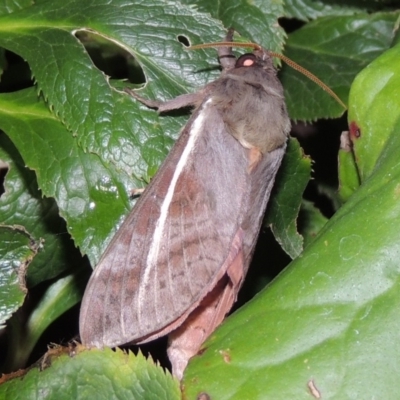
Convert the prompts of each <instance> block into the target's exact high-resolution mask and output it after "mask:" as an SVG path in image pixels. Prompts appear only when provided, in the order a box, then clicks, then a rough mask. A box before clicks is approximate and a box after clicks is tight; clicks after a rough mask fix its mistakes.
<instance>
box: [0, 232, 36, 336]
mask: <svg viewBox="0 0 400 400" xmlns="http://www.w3.org/2000/svg"><path fill="white" fill-rule="evenodd" d="M39 246H40V242H39V243H37V242H35V241H34V240H32V237H31V236H30V235H29V234H28V232H26V231H25V229H24V228H23V227H21V226H4V225H0V330H1V329H3V328H4V323H5V322H6V321H7V320H8V319H9V318H10V317H11V315H12V314H13V313H14V312H15V311H17V310H18V308H19V307H21V305H22V303H23V301H24V299H25V296H26V293H27V289H26V286H25V274H26V270H27V268H28V266H29V264H30V262H31V261H32V259H33V258H34V257H35V255H36V254H37V252H38V249H39Z"/></svg>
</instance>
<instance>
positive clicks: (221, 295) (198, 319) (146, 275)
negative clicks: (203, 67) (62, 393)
mask: <svg viewBox="0 0 400 400" xmlns="http://www.w3.org/2000/svg"><path fill="white" fill-rule="evenodd" d="M219 53H220V55H221V54H224V55H225V54H226V49H224V50H220V52H219ZM226 65H228V69H227V70H226V71H223V73H222V75H221V77H220V78H219V79H218V80H216V81H215V82H212V83H210V84H209V85H207V86H206V87H205V88H204V89H202V90H201V91H199V92H198V93H197V94H192V95H187V96H180V97H179V98H177V99H175V100H171V101H170V102H167V103H166V105H165V104H164V105H160V103H157V105H159V106H160V107H159V109H161V110H170V109H173V108H177V107H182V106H187V105H188V104H196V105H197V104H200V105H199V106H198V107H197V108H196V110H195V111H194V113H193V115H192V116H191V118H190V119H189V121H188V123H187V125H186V126H185V127H184V128H183V130H182V133H181V136H180V138H179V139H178V141H177V142H176V144H175V146H174V147H173V149H172V150H171V152H170V154H169V155H168V157H167V158H166V160H165V162H164V163H163V165H162V166H161V168H160V170H159V171H158V173H157V174H156V176H155V177H154V179H153V180H152V182H151V183H150V185H149V186H148V188H147V189H146V190H145V192H144V194H143V195H142V196H141V198H140V199H139V200H138V202H137V204H136V206H135V208H134V209H133V211H132V212H131V214H130V215H129V216H128V217H127V219H126V221H125V222H124V223H123V225H122V226H121V228H120V229H119V231H118V232H117V234H116V235H115V237H114V239H113V240H112V242H111V243H110V245H109V246H108V248H107V249H106V251H105V253H104V255H103V257H102V258H101V260H100V262H99V264H98V266H97V268H96V270H95V272H94V273H93V275H92V277H91V279H90V281H89V284H88V287H87V289H86V292H85V295H84V298H83V301H82V309H81V315H80V332H81V338H82V341H83V343H84V344H85V345H87V346H97V347H102V346H111V347H112V346H118V345H122V344H126V343H129V342H135V343H143V342H146V341H149V340H152V339H154V338H157V337H159V336H161V335H165V334H167V333H170V332H171V331H174V330H175V331H176V332H175V334H173V335H172V336H171V337H172V339H171V345H170V346H171V350H170V352H169V354H170V356H171V358H172V360H171V362H172V364H173V371H174V373H175V374H176V375H177V376H179V377H180V376H181V375H182V371H183V368H184V367H185V365H186V363H187V360H188V359H189V358H190V357H191V356H192V355H193V354H195V353H196V351H197V349H198V348H199V346H200V345H201V343H202V342H203V341H204V339H205V338H206V337H207V336H208V335H209V334H210V333H211V332H212V331H213V330H214V329H215V327H216V326H217V325H218V324H219V323H220V322H221V321H222V319H223V317H224V316H225V314H226V313H227V312H228V311H229V309H230V307H231V306H232V304H233V302H234V301H235V300H236V296H237V292H238V290H239V288H240V286H241V283H242V281H243V278H244V276H245V274H246V272H247V269H248V265H249V263H250V259H251V256H252V253H253V250H254V246H255V242H256V239H257V236H258V232H259V230H260V226H261V222H262V217H263V214H264V211H265V207H266V205H267V202H268V199H269V195H270V192H271V189H272V185H273V182H274V179H275V175H276V172H277V170H278V168H279V166H280V163H281V160H282V157H283V154H284V151H285V147H286V139H287V135H288V133H289V129H290V122H289V118H288V116H287V113H286V107H285V103H284V99H283V89H282V86H281V84H280V82H279V80H278V79H277V77H276V71H275V69H274V67H273V65H272V61H271V59H270V58H269V57H268V54H267V52H263V51H260V50H256V51H255V52H254V53H253V54H247V55H244V56H242V57H240V58H239V59H238V60H237V62H236V65H235V66H234V67H233V68H232V65H231V63H227V64H226ZM134 97H138V96H137V95H134ZM141 101H143V102H144V103H145V104H148V105H149V106H154V104H155V102H147V101H146V100H143V99H141Z"/></svg>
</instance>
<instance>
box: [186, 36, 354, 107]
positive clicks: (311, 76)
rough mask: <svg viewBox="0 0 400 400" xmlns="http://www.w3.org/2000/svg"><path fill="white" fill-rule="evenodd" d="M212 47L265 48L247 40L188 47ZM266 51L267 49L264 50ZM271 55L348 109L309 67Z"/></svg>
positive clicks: (284, 57)
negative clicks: (244, 41)
mask: <svg viewBox="0 0 400 400" xmlns="http://www.w3.org/2000/svg"><path fill="white" fill-rule="evenodd" d="M210 47H250V48H252V49H253V50H263V48H262V47H261V46H260V45H258V44H256V43H252V42H246V43H237V42H215V43H203V44H195V45H194V46H190V47H188V50H199V49H208V48H210ZM263 51H266V50H263ZM266 52H267V53H268V54H269V55H270V56H271V57H276V58H279V59H281V60H282V61H283V62H285V63H286V64H287V65H289V67H291V68H293V69H294V70H296V71H298V72H300V73H301V74H303V75H304V76H306V77H307V78H308V79H310V80H311V81H313V82H314V83H316V84H317V85H318V86H319V87H320V88H321V89H323V90H325V91H326V92H327V93H328V94H329V95H330V96H331V97H333V98H334V99H335V100H336V101H337V102H338V103H339V104H340V105H341V106H342V107H343V108H344V109H345V110H347V106H346V104H344V103H343V101H342V100H341V99H340V98H339V96H338V95H337V94H336V93H335V92H334V91H333V90H332V89H331V88H330V87H329V86H328V85H326V84H325V83H324V82H322V81H321V79H319V78H317V77H316V76H315V75H314V74H313V73H311V72H310V71H308V70H307V69H305V68H303V67H302V66H300V65H299V64H297V63H296V62H294V61H293V60H291V59H290V58H289V57H286V56H284V55H283V54H280V53H275V52H274V51H269V50H267V51H266Z"/></svg>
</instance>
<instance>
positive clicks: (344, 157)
mask: <svg viewBox="0 0 400 400" xmlns="http://www.w3.org/2000/svg"><path fill="white" fill-rule="evenodd" d="M341 142H343V143H342V144H341V148H340V149H339V193H338V194H339V197H340V199H341V201H342V202H346V201H347V200H348V199H349V197H350V196H351V195H352V194H353V193H354V192H355V191H356V190H357V189H358V188H359V186H360V175H359V171H358V168H357V164H356V160H355V155H354V149H353V145H352V143H351V140H350V137H349V132H343V133H342V136H341Z"/></svg>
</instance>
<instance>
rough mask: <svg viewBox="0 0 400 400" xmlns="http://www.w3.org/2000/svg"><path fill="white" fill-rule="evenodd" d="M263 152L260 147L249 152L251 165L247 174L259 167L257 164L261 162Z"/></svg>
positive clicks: (252, 148)
mask: <svg viewBox="0 0 400 400" xmlns="http://www.w3.org/2000/svg"><path fill="white" fill-rule="evenodd" d="M262 156H263V154H262V152H261V151H260V149H259V148H258V147H251V148H250V149H249V150H248V157H249V165H248V167H247V172H248V173H251V172H252V171H253V169H254V168H255V167H256V166H257V164H258V163H259V162H260V161H261V159H262Z"/></svg>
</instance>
